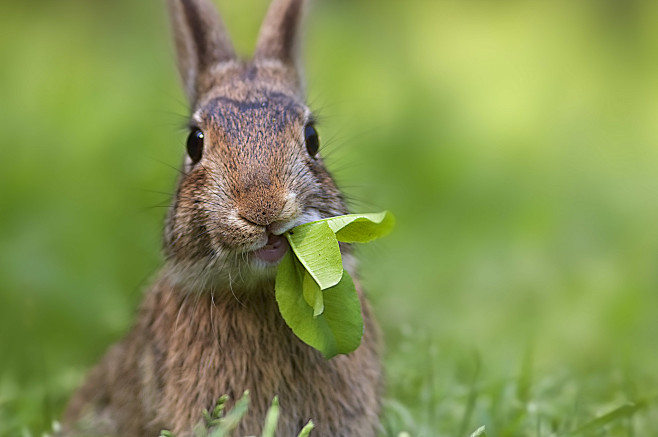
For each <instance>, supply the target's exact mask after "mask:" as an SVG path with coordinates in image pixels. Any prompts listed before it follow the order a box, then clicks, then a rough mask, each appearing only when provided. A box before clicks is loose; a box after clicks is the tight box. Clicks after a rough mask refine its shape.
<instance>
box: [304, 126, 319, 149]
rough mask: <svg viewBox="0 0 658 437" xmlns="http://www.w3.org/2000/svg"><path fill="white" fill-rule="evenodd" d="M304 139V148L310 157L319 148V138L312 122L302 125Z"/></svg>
mask: <svg viewBox="0 0 658 437" xmlns="http://www.w3.org/2000/svg"><path fill="white" fill-rule="evenodd" d="M304 141H305V142H306V150H308V154H309V155H311V156H312V157H315V155H317V154H318V149H319V148H320V138H318V133H317V132H316V130H315V128H314V127H313V125H312V124H307V125H306V127H304Z"/></svg>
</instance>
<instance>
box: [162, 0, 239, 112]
mask: <svg viewBox="0 0 658 437" xmlns="http://www.w3.org/2000/svg"><path fill="white" fill-rule="evenodd" d="M168 3H169V13H170V15H171V22H172V26H173V30H174V39H175V42H176V52H177V54H178V70H179V72H180V75H181V79H182V80H183V86H184V87H185V92H186V94H187V97H188V99H189V101H190V103H192V104H194V103H195V102H196V100H197V98H198V96H199V93H200V92H203V91H205V90H204V82H206V81H207V80H208V78H207V73H209V71H210V69H211V68H212V67H213V66H215V65H217V64H220V63H222V62H228V61H231V60H233V59H236V56H235V52H234V51H233V46H232V44H231V41H230V38H229V36H228V34H227V33H226V29H225V28H224V25H223V23H222V21H221V19H220V17H219V14H218V13H217V10H216V9H215V7H214V6H213V5H212V3H211V1H210V0H168Z"/></svg>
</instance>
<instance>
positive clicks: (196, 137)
mask: <svg viewBox="0 0 658 437" xmlns="http://www.w3.org/2000/svg"><path fill="white" fill-rule="evenodd" d="M202 153H203V132H201V129H199V128H193V129H192V132H190V136H189V137H187V154H188V155H190V159H191V160H192V163H193V164H196V163H197V162H199V160H201V154H202Z"/></svg>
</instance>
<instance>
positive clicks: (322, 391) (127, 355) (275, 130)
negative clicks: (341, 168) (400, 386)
mask: <svg viewBox="0 0 658 437" xmlns="http://www.w3.org/2000/svg"><path fill="white" fill-rule="evenodd" d="M208 1H209V0H169V4H170V11H171V13H172V22H173V24H174V33H175V40H176V45H177V51H178V56H179V69H180V72H181V76H182V79H183V83H184V85H185V89H186V92H187V94H188V98H189V99H190V102H191V104H192V105H193V109H194V111H193V113H192V116H191V120H190V125H192V126H193V127H194V128H199V129H201V131H202V132H203V134H204V147H203V155H202V159H201V160H200V161H199V162H198V163H193V162H191V160H189V159H187V160H186V162H185V164H184V168H183V173H182V176H181V179H180V181H179V186H178V189H177V193H176V197H175V200H174V203H173V205H172V208H171V209H170V212H169V215H168V219H167V225H166V232H165V244H164V247H165V255H166V258H167V261H166V264H165V267H164V268H163V270H162V272H161V274H160V275H159V277H158V279H157V280H156V282H155V284H154V285H153V287H152V288H151V289H150V290H149V291H148V292H147V294H146V296H145V298H144V301H143V303H142V305H141V307H140V311H139V315H138V318H137V322H136V324H135V326H134V327H133V330H132V331H131V332H130V333H129V334H128V335H127V336H126V338H125V339H124V340H123V341H121V342H119V343H118V344H116V345H114V346H113V347H112V348H111V349H110V350H109V351H108V353H107V354H106V356H105V357H104V358H103V360H102V361H101V362H100V363H99V364H98V366H97V367H96V368H94V369H93V370H92V371H91V373H90V374H89V376H88V378H87V380H86V382H85V383H84V385H83V386H82V387H81V388H80V390H79V391H78V392H77V393H76V394H75V395H74V397H73V398H72V400H71V402H70V404H69V407H68V409H67V411H66V413H65V416H64V423H63V425H64V429H65V432H66V433H68V434H76V433H82V432H84V433H85V434H87V435H88V434H90V433H91V434H95V435H99V434H102V435H112V436H122V437H131V436H135V437H136V436H140V437H141V436H149V435H157V433H158V432H159V431H160V430H161V429H163V428H167V429H170V430H172V431H173V432H174V433H176V435H177V436H180V437H185V436H188V435H191V432H192V431H191V430H192V427H193V426H194V425H195V424H196V423H197V422H198V421H199V420H200V417H201V411H202V410H203V409H204V408H208V409H209V408H211V407H212V405H213V403H214V402H215V401H216V400H217V398H219V396H221V395H222V394H228V395H229V396H230V398H231V399H232V401H231V402H234V401H235V400H236V399H237V398H239V397H240V395H241V394H242V392H243V391H244V390H249V391H250V393H251V404H250V408H249V413H248V414H247V416H246V418H245V420H244V421H243V422H242V423H241V424H240V426H239V428H238V430H236V434H235V435H253V434H258V433H260V432H261V426H262V424H263V420H264V417H265V413H266V411H267V408H268V406H269V404H270V403H271V401H272V398H273V397H274V396H275V395H278V396H279V399H280V405H281V412H282V415H281V419H280V422H279V427H278V434H277V435H279V436H282V437H284V436H294V435H296V433H297V432H298V431H299V430H300V429H301V428H302V427H303V425H304V424H305V423H306V422H307V421H308V420H309V419H312V420H313V421H314V423H315V424H316V429H315V430H314V431H313V433H312V435H314V436H317V437H323V436H326V437H337V436H359V437H368V436H374V435H375V434H376V432H377V429H378V414H379V394H380V393H379V392H380V389H381V369H380V363H379V352H378V349H379V334H378V329H377V326H376V323H375V321H374V320H373V318H372V316H371V312H370V307H369V305H368V303H367V301H366V300H365V298H364V296H363V294H362V292H361V291H360V289H359V296H360V298H361V302H362V306H363V316H364V321H365V333H364V337H363V342H362V344H361V346H360V347H359V348H358V349H357V350H356V351H355V352H353V353H351V354H349V355H341V356H338V357H335V358H333V359H331V360H326V359H324V358H323V357H322V355H321V354H320V353H319V352H318V351H316V350H314V349H312V348H311V347H309V346H307V345H306V344H304V343H303V342H301V340H299V339H298V338H297V337H296V336H295V335H294V334H293V333H292V331H291V330H290V329H289V328H288V327H287V326H286V324H285V323H284V321H283V319H282V318H281V316H280V314H279V311H278V308H277V305H276V301H275V299H274V273H275V267H273V266H262V265H260V264H258V262H255V261H254V260H253V252H252V251H253V250H255V249H258V248H259V247H262V245H263V244H264V242H265V241H267V238H268V235H270V234H271V233H274V234H280V233H281V232H283V231H285V230H286V229H289V228H291V227H293V226H295V225H297V224H300V223H303V222H305V221H309V220H313V219H317V218H320V217H329V216H334V215H340V214H344V213H346V212H347V210H346V208H345V205H344V203H343V201H342V198H341V194H340V191H339V190H338V189H337V188H336V186H335V184H334V182H333V180H332V178H331V176H330V175H329V173H328V172H327V171H326V170H325V168H324V164H323V163H322V159H321V158H320V157H319V155H318V156H315V157H313V156H310V155H309V154H308V152H307V151H306V147H305V144H304V126H305V125H306V124H307V123H309V122H312V115H311V112H310V110H309V109H308V108H307V107H306V105H305V104H304V102H303V94H304V93H303V90H302V87H301V83H302V80H301V78H302V75H301V72H300V71H299V69H298V65H297V54H296V46H297V39H298V33H299V32H298V26H299V18H300V16H301V15H302V6H303V3H304V2H303V1H302V0H274V2H273V4H272V6H271V7H270V11H269V12H268V14H267V17H266V20H265V22H264V24H263V27H262V29H261V34H260V37H259V43H258V47H257V49H256V55H255V56H254V59H253V60H252V61H249V62H245V61H240V60H238V59H236V58H235V55H234V52H233V49H232V47H230V43H229V39H228V36H227V35H226V34H225V31H224V28H223V26H222V24H221V20H220V19H219V17H218V16H216V15H215V12H214V9H213V8H212V5H211V4H210V3H209V2H208ZM343 252H344V260H345V266H346V268H347V269H348V270H350V273H351V274H352V276H353V277H355V272H354V271H353V266H354V262H353V259H352V255H351V254H350V252H349V248H346V247H343ZM357 288H358V287H357Z"/></svg>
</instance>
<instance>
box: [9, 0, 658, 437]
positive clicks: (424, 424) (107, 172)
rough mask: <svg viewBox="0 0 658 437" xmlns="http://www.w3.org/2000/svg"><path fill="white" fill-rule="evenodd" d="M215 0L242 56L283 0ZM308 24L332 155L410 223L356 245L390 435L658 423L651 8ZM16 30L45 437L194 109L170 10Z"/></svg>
mask: <svg viewBox="0 0 658 437" xmlns="http://www.w3.org/2000/svg"><path fill="white" fill-rule="evenodd" d="M218 3H219V6H220V9H221V11H222V13H223V16H224V19H225V21H226V23H227V26H228V28H229V30H230V32H231V33H232V35H233V39H234V43H235V45H236V48H237V49H238V51H239V52H240V53H242V54H245V55H248V54H250V53H251V50H252V48H253V46H254V44H255V39H256V35H257V31H258V26H259V25H260V22H261V20H262V17H263V14H264V12H265V9H266V6H267V0H242V1H230V0H219V1H218ZM308 18H309V19H308V23H307V24H308V25H307V41H306V50H305V54H306V56H305V58H306V65H307V79H308V83H309V97H310V99H309V100H310V103H311V105H312V107H313V108H314V109H316V110H317V111H318V112H319V114H320V117H321V123H320V125H319V128H318V129H319V131H320V134H321V137H322V140H323V150H324V152H323V153H324V154H325V156H327V161H328V163H329V166H330V169H331V170H333V171H334V173H335V175H336V179H337V180H338V182H339V184H340V185H341V186H342V187H343V188H344V190H345V191H346V192H347V193H348V194H349V196H350V198H352V199H354V200H353V209H354V210H355V211H375V210H379V209H384V208H386V209H390V210H392V211H393V212H394V213H395V214H396V216H397V219H398V225H397V229H396V231H395V233H394V234H393V235H392V236H391V237H389V238H387V239H386V240H383V241H381V242H380V243H377V244H375V245H373V247H369V246H368V247H364V248H362V249H360V252H361V259H362V269H361V270H362V276H363V282H364V283H365V285H366V286H367V289H368V290H369V293H370V296H371V299H372V301H373V303H374V306H375V310H376V313H377V316H378V318H379V320H380V322H381V325H382V327H383V330H384V332H385V334H386V338H387V356H386V367H387V371H388V386H389V391H388V395H387V401H386V404H385V405H386V411H387V413H386V415H385V419H384V421H385V423H386V428H387V431H386V432H387V433H388V434H390V435H394V434H395V433H396V432H397V431H400V430H403V429H406V430H408V431H409V432H410V433H411V434H412V435H426V436H432V435H465V434H464V433H465V432H466V431H469V432H470V431H473V430H474V429H475V428H476V427H477V426H479V425H487V427H488V428H487V429H488V434H489V435H548V433H549V431H551V430H553V431H556V430H557V431H559V430H565V429H568V428H569V427H573V426H577V425H578V424H579V423H581V424H582V423H584V422H586V421H587V420H588V419H587V418H591V417H595V416H596V415H598V414H601V413H605V412H606V411H608V410H610V409H613V408H615V407H617V406H619V405H623V404H624V403H625V402H627V401H638V400H641V399H648V400H649V404H648V406H647V407H646V409H645V410H643V411H642V412H640V413H638V414H636V415H635V416H634V418H633V419H631V418H625V420H626V422H628V423H634V425H624V426H623V427H619V428H614V427H613V428H612V431H609V430H608V431H607V432H611V433H612V434H605V435H633V434H632V433H630V431H629V434H623V432H625V431H623V430H624V429H631V431H632V430H633V429H636V430H637V429H640V430H642V429H644V430H645V431H646V430H648V429H652V430H654V431H655V427H658V419H656V418H655V417H656V410H655V408H654V405H655V403H654V402H653V399H654V398H655V396H656V394H657V393H656V390H655V387H656V382H657V381H656V380H657V379H658V378H656V377H655V373H656V369H658V339H657V338H656V336H657V334H658V317H657V315H656V314H657V310H658V268H657V267H658V147H657V141H658V56H657V53H658V26H657V25H656V23H658V2H640V1H632V0H581V1H573V0H543V1H541V0H540V1H532V2H526V1H520V0H499V1H485V0H437V1H429V0H428V1H419V0H416V1H404V2H403V1H396V0H377V1H375V0H359V1H354V0H353V1H347V0H331V1H330V0H319V1H317V2H316V3H315V5H314V7H313V8H312V12H311V14H309V17H308ZM0 35H1V36H0V135H1V137H0V138H1V142H2V149H1V150H2V156H1V158H0V435H19V433H20V432H24V431H25V430H30V431H32V432H34V433H37V434H38V433H40V432H41V431H43V430H44V429H47V428H48V427H49V426H50V423H51V421H52V420H53V419H55V418H57V417H58V415H59V414H60V413H61V410H62V408H63V406H64V403H65V402H66V399H67V397H68V396H69V395H70V393H71V392H72V390H73V389H74V388H75V387H76V385H77V384H79V382H80V381H81V378H82V377H83V375H84V372H85V371H86V369H88V367H89V366H90V365H92V364H93V363H94V362H95V361H96V360H97V359H98V358H99V356H100V355H101V354H102V353H103V351H104V350H105V348H106V347H107V346H108V345H109V344H110V343H111V342H112V341H114V340H116V339H118V338H119V337H120V336H121V335H122V334H123V333H125V332H126V330H127V329H128V328H129V326H130V324H131V322H132V320H133V316H134V313H135V308H136V306H137V305H138V303H139V301H140V297H141V293H142V291H143V289H144V288H145V287H146V286H147V285H148V283H149V280H150V278H151V277H152V275H153V274H154V273H155V272H156V271H157V269H158V267H159V265H160V263H161V259H162V258H161V255H160V253H159V247H160V233H161V228H162V221H163V215H164V212H165V210H166V208H165V206H166V205H167V203H168V200H169V197H170V194H169V193H171V192H172V190H173V186H174V180H175V178H176V170H175V168H176V167H177V166H178V164H179V162H180V160H181V157H182V154H183V151H184V147H183V143H184V139H185V135H186V132H185V130H184V128H183V126H184V124H185V116H186V114H187V106H186V103H185V100H184V97H183V95H182V92H181V90H180V87H179V83H178V77H177V73H176V69H175V64H174V62H175V60H174V50H173V46H172V44H171V38H170V33H169V29H168V20H167V17H166V14H165V4H164V2H163V1H161V0H157V1H154V0H150V1H133V0H115V1H111V2H109V1H101V0H58V1H46V0H42V1H38V0H31V1H4V2H3V4H2V6H0ZM172 167H173V168H172ZM509 392H513V393H512V394H510V393H509ZM515 420H516V421H520V422H523V423H522V424H518V423H517V424H516V425H514V426H511V425H510V422H513V421H515ZM535 422H536V423H537V425H535ZM626 422H625V423H626ZM629 426H630V427H631V428H628V427H629ZM633 426H634V427H635V428H633ZM624 427H626V428H624ZM643 427H644V428H643ZM535 428H536V429H537V431H536V433H535V434H531V433H530V432H529V431H528V429H533V430H534V429H535ZM622 428H623V429H622ZM620 429H622V430H621V431H620ZM617 432H619V433H620V434H616V433H617ZM506 433H507V434H506ZM650 434H653V435H656V434H655V433H646V432H645V433H641V432H640V433H639V434H638V435H650ZM593 435H604V434H593Z"/></svg>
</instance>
